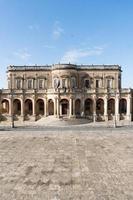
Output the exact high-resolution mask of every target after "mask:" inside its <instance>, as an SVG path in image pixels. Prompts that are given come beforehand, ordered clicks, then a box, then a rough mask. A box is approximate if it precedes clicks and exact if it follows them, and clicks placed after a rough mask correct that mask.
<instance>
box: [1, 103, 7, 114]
mask: <svg viewBox="0 0 133 200" xmlns="http://www.w3.org/2000/svg"><path fill="white" fill-rule="evenodd" d="M1 104H2V111H1V112H2V114H9V100H8V99H3V100H2V102H1Z"/></svg>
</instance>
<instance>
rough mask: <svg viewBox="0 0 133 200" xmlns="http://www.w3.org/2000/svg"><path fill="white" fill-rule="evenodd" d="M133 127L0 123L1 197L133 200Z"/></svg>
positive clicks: (16, 199) (14, 199) (15, 199)
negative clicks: (4, 126)
mask: <svg viewBox="0 0 133 200" xmlns="http://www.w3.org/2000/svg"><path fill="white" fill-rule="evenodd" d="M132 152H133V130H132V126H127V127H125V126H124V127H119V128H116V129H114V128H113V127H112V128H111V127H110V128H109V127H99V128H96V127H91V126H90V127H89V126H88V125H87V124H86V125H73V126H71V127H69V128H67V127H59V126H55V127H52V126H49V127H48V126H47V127H40V128H39V127H36V128H35V127H32V126H30V127H27V128H26V127H23V126H22V127H18V128H16V129H11V128H9V127H7V128H3V131H2V127H1V131H0V199H2V200H22V199H24V200H31V199H32V200H44V199H45V200H70V199H71V200H99V199H100V200H132V199H133V156H132Z"/></svg>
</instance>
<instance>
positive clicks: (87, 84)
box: [85, 80, 90, 88]
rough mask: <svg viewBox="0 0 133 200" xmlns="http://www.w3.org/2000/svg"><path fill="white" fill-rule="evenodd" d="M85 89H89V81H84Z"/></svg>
mask: <svg viewBox="0 0 133 200" xmlns="http://www.w3.org/2000/svg"><path fill="white" fill-rule="evenodd" d="M85 87H86V88H90V80H85Z"/></svg>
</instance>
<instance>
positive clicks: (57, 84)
mask: <svg viewBox="0 0 133 200" xmlns="http://www.w3.org/2000/svg"><path fill="white" fill-rule="evenodd" d="M59 86H60V80H59V79H58V78H55V79H54V88H58V87H59Z"/></svg>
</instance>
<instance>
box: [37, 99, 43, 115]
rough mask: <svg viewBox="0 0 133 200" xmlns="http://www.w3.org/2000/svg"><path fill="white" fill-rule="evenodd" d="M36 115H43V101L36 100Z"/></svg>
mask: <svg viewBox="0 0 133 200" xmlns="http://www.w3.org/2000/svg"><path fill="white" fill-rule="evenodd" d="M36 114H37V115H44V101H43V99H38V100H37V101H36Z"/></svg>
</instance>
